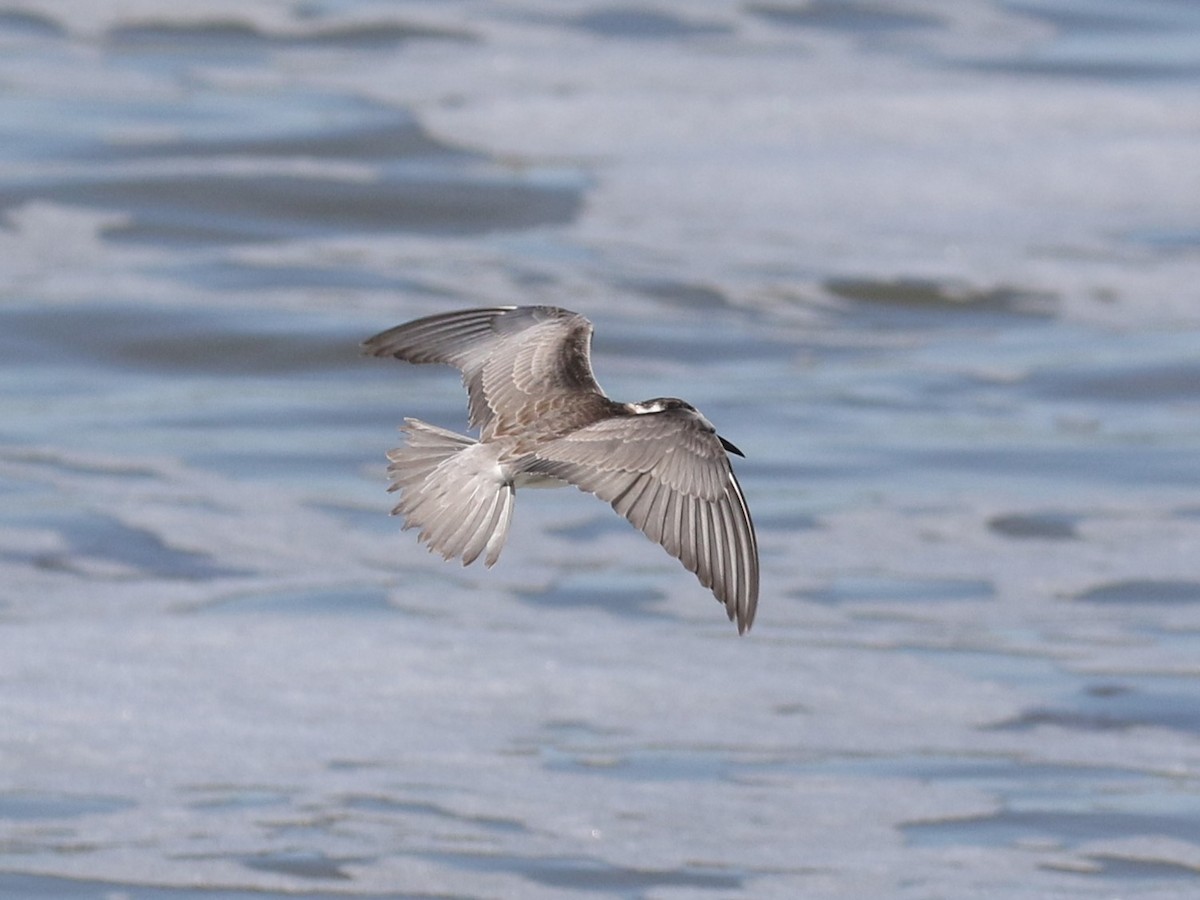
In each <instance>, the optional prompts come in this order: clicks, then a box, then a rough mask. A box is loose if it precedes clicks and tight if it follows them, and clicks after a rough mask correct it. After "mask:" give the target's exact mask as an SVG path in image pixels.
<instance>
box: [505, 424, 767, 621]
mask: <svg viewBox="0 0 1200 900" xmlns="http://www.w3.org/2000/svg"><path fill="white" fill-rule="evenodd" d="M526 466H527V467H528V470H529V471H531V472H538V473H542V474H546V475H551V476H554V477H556V478H559V479H561V480H563V481H566V482H569V483H570V484H573V485H575V486H576V487H578V488H580V489H581V490H585V491H588V492H590V493H592V494H595V495H596V496H597V497H599V498H600V499H601V500H605V501H607V502H609V503H611V504H612V506H613V509H615V510H616V511H617V512H619V513H620V514H621V515H623V516H624V517H625V518H627V519H628V520H629V521H630V522H632V523H633V524H634V525H635V526H636V527H637V528H640V529H641V530H642V531H643V532H645V534H646V535H647V537H649V538H650V539H651V540H653V541H657V542H658V543H659V544H662V546H663V547H664V548H665V549H666V551H667V552H668V553H670V554H671V555H672V556H674V557H675V558H677V559H678V560H679V561H680V562H682V563H683V564H684V566H685V567H686V568H687V569H688V570H689V571H691V572H694V573H695V574H696V576H697V577H698V578H699V579H700V583H701V584H703V585H704V586H705V587H707V588H711V589H712V592H713V593H714V594H715V595H716V597H717V599H718V600H720V601H721V602H722V603H724V604H725V610H726V612H727V613H728V614H729V618H730V619H735V618H736V620H737V625H738V631H739V632H744V631H745V630H746V629H748V628H749V627H750V624H751V623H752V622H753V621H754V612H755V609H756V607H757V605H758V540H757V538H756V537H755V534H754V524H753V522H752V521H751V519H750V510H749V508H748V507H747V506H746V498H745V496H744V495H743V494H742V488H741V485H739V484H738V481H737V478H736V477H735V476H734V474H733V468H732V467H731V466H730V463H729V457H728V456H727V455H726V452H725V448H724V447H723V446H722V444H721V440H720V438H719V437H718V436H717V435H716V434H715V432H714V431H713V430H712V426H711V425H710V424H709V423H708V422H707V420H705V419H704V418H703V417H702V416H700V415H699V414H698V413H696V412H695V411H694V410H686V409H667V410H664V411H662V412H658V413H646V414H643V415H630V416H620V417H616V418H610V419H603V420H601V421H599V422H596V423H594V424H592V425H588V426H587V427H585V428H580V429H578V430H577V431H573V432H571V433H570V434H568V435H566V436H565V437H561V438H558V439H557V440H554V441H551V442H549V443H548V444H546V445H544V446H542V447H539V448H538V449H537V450H536V451H535V452H534V453H533V454H532V457H531V459H530V460H527V461H526Z"/></svg>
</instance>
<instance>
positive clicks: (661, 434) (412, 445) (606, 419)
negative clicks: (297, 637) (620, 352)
mask: <svg viewBox="0 0 1200 900" xmlns="http://www.w3.org/2000/svg"><path fill="white" fill-rule="evenodd" d="M591 337H592V324H591V322H589V321H588V320H587V319H586V318H584V317H583V316H581V315H579V314H578V313H573V312H571V311H569V310H565V309H559V308H557V307H551V306H524V307H495V308H490V309H473V310H464V311H462V312H452V313H445V314H442V315H436V316H429V317H427V318H424V319H418V320H416V321H414V322H409V323H407V324H404V325H398V326H396V327H395V328H391V329H389V330H387V331H384V332H382V333H380V334H377V335H375V336H374V337H372V338H370V339H368V340H367V341H366V342H365V343H364V345H363V346H364V348H365V349H366V352H367V353H369V354H371V355H373V356H394V357H396V358H397V359H402V360H406V361H408V362H412V363H445V364H448V365H452V366H455V367H457V368H458V369H460V370H461V371H462V376H463V383H464V385H465V386H466V388H467V395H468V400H469V413H470V422H471V426H472V427H474V428H478V429H479V439H478V440H475V439H473V438H470V437H466V436H464V435H460V434H456V433H454V432H452V431H447V430H445V429H443V428H438V427H436V426H433V425H429V424H427V423H425V422H421V421H419V420H417V419H405V424H404V426H403V430H404V431H405V432H407V434H408V441H407V443H406V444H405V445H404V446H403V447H398V448H396V449H395V450H391V451H390V452H389V453H388V459H389V460H390V461H391V464H390V465H389V467H388V473H389V474H390V476H391V478H392V485H391V487H390V488H389V490H393V491H399V493H400V502H399V503H398V504H397V505H396V508H395V509H394V510H393V513H394V514H397V515H403V516H404V517H405V526H404V527H405V528H414V527H418V528H420V529H421V540H423V541H425V542H426V543H427V544H428V545H429V547H430V549H432V550H436V551H438V552H440V553H441V554H442V555H443V556H444V557H445V558H447V559H451V558H455V557H461V558H462V561H463V564H464V565H467V564H469V563H471V562H474V561H475V560H476V559H477V558H478V557H479V556H480V555H484V559H485V562H486V564H487V565H489V566H491V565H492V564H494V563H495V562H496V560H497V559H498V558H499V555H500V550H501V548H502V547H503V545H504V540H505V537H506V536H507V534H508V526H509V522H510V520H511V517H512V508H513V496H514V494H515V491H516V489H517V488H518V487H535V486H556V485H561V484H572V485H575V486H576V487H578V488H579V489H580V490H583V491H587V492H589V493H592V494H595V495H596V496H597V497H599V498H600V499H602V500H605V501H607V502H609V503H611V504H612V506H613V508H614V509H615V510H616V511H617V512H619V513H620V514H621V515H623V516H625V517H626V518H627V519H629V521H630V522H632V523H633V524H634V525H635V526H637V527H638V528H640V529H641V530H642V531H643V532H645V534H646V535H647V536H648V537H650V538H651V539H652V540H654V541H657V542H658V543H659V544H661V545H662V546H663V547H664V548H665V549H666V550H667V552H668V553H670V554H671V555H672V556H674V557H676V558H677V559H679V560H680V561H681V562H682V563H683V564H684V566H686V567H687V568H688V569H689V570H690V571H692V572H694V573H695V574H696V575H697V577H698V578H699V579H700V582H701V583H702V584H703V585H704V586H705V587H710V588H712V591H713V593H714V594H715V595H716V597H717V599H718V600H720V601H721V602H722V603H724V604H725V607H726V610H727V612H728V614H729V618H730V619H736V620H737V625H738V631H739V632H743V631H745V630H746V629H747V628H749V627H750V624H751V622H752V621H753V620H754V612H755V607H756V605H757V602H758V544H757V540H756V538H755V534H754V526H753V524H752V522H751V520H750V511H749V509H748V508H747V506H746V500H745V497H744V496H743V495H742V490H741V487H740V486H739V485H738V482H737V479H736V478H735V477H734V474H733V469H732V467H731V466H730V463H729V457H728V455H727V452H726V451H731V452H734V453H738V454H739V455H740V453H741V451H739V450H737V448H736V447H734V446H733V445H732V444H730V443H729V442H727V441H725V440H724V439H723V438H721V437H720V436H718V435H717V433H716V430H715V429H714V428H713V426H712V424H711V423H710V422H709V421H708V420H707V419H705V418H704V416H702V415H700V413H699V412H697V411H696V410H695V409H694V408H693V407H692V406H691V405H690V404H687V403H685V402H684V401H682V400H677V399H674V398H659V399H656V400H648V401H645V402H642V403H618V402H616V401H614V400H611V399H609V398H608V397H607V396H605V394H604V392H603V391H602V390H601V389H600V385H599V384H598V383H597V382H596V378H595V375H594V374H593V373H592V366H591Z"/></svg>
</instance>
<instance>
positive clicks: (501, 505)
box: [388, 419, 513, 566]
mask: <svg viewBox="0 0 1200 900" xmlns="http://www.w3.org/2000/svg"><path fill="white" fill-rule="evenodd" d="M401 430H402V431H404V432H405V433H406V434H407V435H408V441H407V442H406V443H405V445H404V446H403V447H397V448H396V449H395V450H389V451H388V459H389V460H390V461H391V464H390V465H389V466H388V475H389V476H391V480H392V484H391V486H390V487H389V488H388V490H389V491H398V492H399V494H400V502H399V503H397V504H396V508H395V509H393V510H392V515H397V516H404V527H405V528H406V529H408V528H420V529H421V540H422V541H424V542H425V543H426V544H428V545H429V549H430V550H436V551H437V552H438V553H440V554H442V556H444V557H445V558H446V559H452V558H454V557H459V556H461V557H462V561H463V565H464V566H466V565H470V564H471V563H472V562H474V561H475V560H476V558H477V557H478V556H479V554H481V553H483V552H484V551H485V550H486V551H487V556H486V557H485V562H486V564H487V565H489V566H491V565H493V564H494V563H495V562H496V560H497V559H499V558H500V550H501V548H503V547H504V540H505V538H506V537H507V536H508V523H509V521H510V520H511V518H512V509H513V484H512V482H511V481H510V480H508V478H507V477H506V476H505V475H504V472H503V471H502V469H501V467H500V464H499V461H498V459H497V453H496V449H495V447H494V446H491V445H488V444H480V443H479V442H477V441H475V440H473V439H472V438H469V437H467V436H465V435H461V434H456V433H454V432H453V431H447V430H446V429H444V428H438V427H437V426H435V425H429V424H428V423H426V422H421V421H419V420H418V419H405V420H404V425H403V427H402V428H401Z"/></svg>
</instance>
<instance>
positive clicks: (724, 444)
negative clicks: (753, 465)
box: [717, 434, 746, 459]
mask: <svg viewBox="0 0 1200 900" xmlns="http://www.w3.org/2000/svg"><path fill="white" fill-rule="evenodd" d="M717 439H718V440H719V441H720V442H721V446H722V447H724V448H725V449H726V450H728V451H729V452H730V453H736V454H737V455H738V456H740V457H741V458H742V459H745V458H746V454H745V453H743V452H742V451H741V450H739V449H738V448H737V447H735V446H734V445H733V444H731V443H729V441H727V440H725V438H723V437H721V436H720V435H719V434H718V435H717Z"/></svg>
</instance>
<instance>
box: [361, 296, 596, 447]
mask: <svg viewBox="0 0 1200 900" xmlns="http://www.w3.org/2000/svg"><path fill="white" fill-rule="evenodd" d="M591 340H592V323H591V322H589V321H588V320H587V319H585V318H584V317H583V316H581V315H579V314H578V313H574V312H571V311H570V310H567V309H559V308H558V307H555V306H499V307H493V308H491V309H470V310H463V311H461V312H452V313H443V314H441V315H436V316H428V317H426V318H424V319H417V320H416V321H414V322H408V323H406V324H404V325H397V326H396V327H395V328H389V329H388V330H387V331H384V332H381V333H380V334H377V335H375V336H374V337H372V338H369V339H368V340H366V341H364V342H363V348H364V350H365V352H366V353H368V354H370V355H372V356H394V357H396V358H397V359H403V360H405V361H407V362H411V363H446V364H448V365H451V366H456V367H457V368H458V369H460V370H461V371H462V376H463V384H464V386H465V387H466V389H467V396H468V399H469V410H470V418H471V425H472V426H473V427H476V428H480V429H486V428H488V427H489V426H491V427H492V428H493V429H494V428H497V427H500V426H502V425H504V424H506V423H509V422H512V423H520V422H522V421H525V422H528V421H530V420H535V419H536V417H537V415H538V410H537V409H535V408H534V406H535V404H536V403H539V402H540V403H542V404H546V403H547V402H552V401H553V400H554V399H555V398H557V397H559V396H561V395H562V394H567V393H577V392H580V391H582V392H587V393H594V394H600V395H603V392H602V391H601V390H600V385H599V384H597V383H596V377H595V375H593V374H592V363H591Z"/></svg>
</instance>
